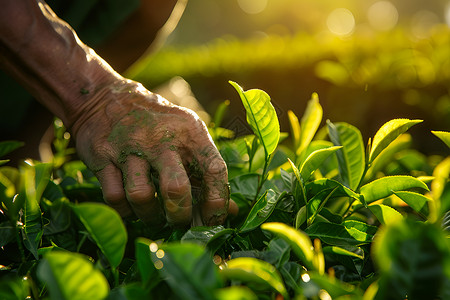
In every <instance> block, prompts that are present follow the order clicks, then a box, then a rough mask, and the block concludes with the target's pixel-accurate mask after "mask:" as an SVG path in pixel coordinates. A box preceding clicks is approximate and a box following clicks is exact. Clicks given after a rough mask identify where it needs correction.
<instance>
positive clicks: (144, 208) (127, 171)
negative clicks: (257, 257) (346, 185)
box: [72, 79, 237, 225]
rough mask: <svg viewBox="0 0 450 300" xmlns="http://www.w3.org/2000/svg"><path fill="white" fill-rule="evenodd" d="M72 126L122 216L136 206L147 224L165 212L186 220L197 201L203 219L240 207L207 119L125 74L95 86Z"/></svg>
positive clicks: (220, 217) (212, 221)
mask: <svg viewBox="0 0 450 300" xmlns="http://www.w3.org/2000/svg"><path fill="white" fill-rule="evenodd" d="M72 132H73V134H74V136H75V140H76V147H77V151H78V154H79V155H80V157H81V158H82V160H83V161H84V162H85V163H86V165H87V166H88V167H89V168H90V169H91V170H92V171H93V172H94V173H95V174H96V176H97V178H98V179H99V181H100V183H101V186H102V190H103V195H104V199H105V201H106V202H107V203H108V204H109V205H110V206H112V207H113V208H115V209H116V210H117V211H118V212H119V213H120V214H121V215H122V216H128V215H130V214H132V212H134V213H135V214H136V216H138V217H139V218H141V219H142V220H143V221H144V222H146V223H149V224H161V223H163V222H165V219H166V220H167V221H168V222H169V223H171V224H174V225H187V224H189V223H190V222H191V220H192V215H193V207H197V206H198V207H199V209H200V214H201V218H202V221H203V223H204V224H206V225H218V224H222V223H223V222H224V221H225V219H226V217H227V214H228V211H229V209H230V210H231V211H232V212H237V206H236V204H235V203H234V202H232V201H231V207H229V206H230V201H229V197H230V195H229V187H228V175H227V168H226V164H225V162H224V161H223V159H222V157H221V156H220V153H219V151H218V150H217V148H216V147H215V145H214V143H213V141H212V139H211V137H210V136H209V134H208V131H207V128H206V126H205V124H204V123H203V122H202V121H201V120H200V119H199V118H198V116H197V115H196V114H195V113H194V112H192V111H190V110H188V109H185V108H182V107H179V106H176V105H174V104H172V103H170V102H169V101H167V100H165V99H163V98H162V97H161V96H158V95H156V94H153V93H151V92H149V91H148V90H146V89H145V88H144V87H143V86H142V85H141V84H139V83H137V82H133V81H130V80H125V79H124V80H119V81H117V82H115V83H113V84H111V85H109V86H106V87H103V88H101V89H99V90H97V91H96V92H95V93H94V95H93V96H92V97H90V99H88V102H87V104H86V105H85V106H84V108H83V110H82V111H81V112H80V113H79V114H78V115H77V117H76V118H75V120H74V123H73V126H72ZM194 182H197V183H200V184H199V186H197V187H195V186H193V185H192V183H194ZM194 189H196V190H197V191H198V192H199V193H197V194H198V195H199V198H198V199H193V198H192V194H194V195H195V194H196V193H193V192H195V191H194ZM155 192H156V193H157V194H158V195H159V196H158V197H155ZM159 197H160V198H162V203H160V200H159V199H158V198H159ZM195 201H198V204H196V203H195Z"/></svg>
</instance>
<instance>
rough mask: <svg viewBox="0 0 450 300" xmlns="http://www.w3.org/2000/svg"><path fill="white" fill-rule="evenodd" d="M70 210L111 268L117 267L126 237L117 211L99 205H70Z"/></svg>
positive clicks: (123, 251) (121, 256)
mask: <svg viewBox="0 0 450 300" xmlns="http://www.w3.org/2000/svg"><path fill="white" fill-rule="evenodd" d="M72 209H73V211H74V212H75V214H76V215H77V216H78V218H79V219H80V220H81V222H82V223H83V225H84V226H85V227H86V230H87V231H88V232H89V234H90V236H91V237H92V239H93V240H94V241H95V242H96V244H97V246H98V247H99V248H100V250H101V251H102V253H103V254H104V255H105V256H106V258H107V259H108V261H109V263H110V264H111V266H112V267H113V268H116V267H117V266H119V264H120V262H121V261H122V258H123V255H124V253H125V246H126V243H127V238H128V237H127V231H126V229H125V226H124V225H123V222H122V218H121V217H120V216H119V214H118V213H117V211H115V210H114V209H112V208H111V207H109V206H106V205H104V204H99V203H82V204H78V205H72Z"/></svg>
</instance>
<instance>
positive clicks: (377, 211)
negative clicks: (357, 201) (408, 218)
mask: <svg viewBox="0 0 450 300" xmlns="http://www.w3.org/2000/svg"><path fill="white" fill-rule="evenodd" d="M369 209H370V211H371V212H372V213H373V214H374V215H375V217H377V219H378V221H380V223H381V224H383V225H389V224H392V223H396V222H398V221H399V220H401V219H403V216H402V215H401V214H400V213H399V212H398V211H396V210H395V209H393V208H392V207H390V206H387V205H383V204H372V205H369Z"/></svg>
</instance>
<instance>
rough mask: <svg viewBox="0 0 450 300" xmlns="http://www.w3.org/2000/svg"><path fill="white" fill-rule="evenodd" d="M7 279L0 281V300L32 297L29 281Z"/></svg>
mask: <svg viewBox="0 0 450 300" xmlns="http://www.w3.org/2000/svg"><path fill="white" fill-rule="evenodd" d="M5 277H6V278H2V281H0V299H2V300H17V299H27V298H28V296H29V295H30V291H29V290H30V287H29V283H28V281H27V280H24V279H22V278H7V276H5Z"/></svg>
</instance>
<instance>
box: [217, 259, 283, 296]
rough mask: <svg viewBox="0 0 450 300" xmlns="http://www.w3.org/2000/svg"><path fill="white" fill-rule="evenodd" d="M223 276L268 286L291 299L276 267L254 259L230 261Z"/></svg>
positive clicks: (223, 270) (223, 271) (224, 269)
mask: <svg viewBox="0 0 450 300" xmlns="http://www.w3.org/2000/svg"><path fill="white" fill-rule="evenodd" d="M222 275H224V276H225V277H226V278H227V279H234V280H240V281H243V282H253V283H257V284H260V285H267V286H270V287H272V288H273V289H274V290H275V291H277V292H279V293H280V294H281V295H283V296H284V297H285V298H288V297H289V296H288V294H287V291H286V288H285V286H284V283H283V280H282V278H281V276H280V275H279V273H278V271H277V270H276V269H275V267H274V266H272V265H271V264H269V263H267V262H265V261H262V260H259V259H256V258H253V257H239V258H235V259H232V260H229V261H228V262H227V267H226V268H223V269H222Z"/></svg>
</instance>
